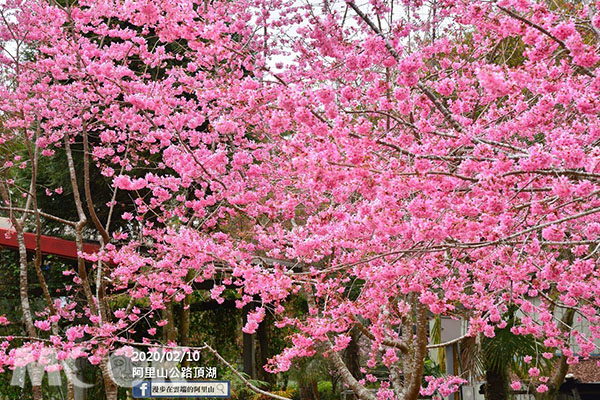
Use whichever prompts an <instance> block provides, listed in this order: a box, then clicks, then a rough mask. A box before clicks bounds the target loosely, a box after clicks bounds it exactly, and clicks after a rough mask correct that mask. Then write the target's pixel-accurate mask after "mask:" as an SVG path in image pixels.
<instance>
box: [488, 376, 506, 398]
mask: <svg viewBox="0 0 600 400" xmlns="http://www.w3.org/2000/svg"><path fill="white" fill-rule="evenodd" d="M485 380H486V384H485V398H486V400H506V399H508V389H507V388H508V382H507V380H506V374H504V373H502V372H498V371H493V370H488V371H486V373H485Z"/></svg>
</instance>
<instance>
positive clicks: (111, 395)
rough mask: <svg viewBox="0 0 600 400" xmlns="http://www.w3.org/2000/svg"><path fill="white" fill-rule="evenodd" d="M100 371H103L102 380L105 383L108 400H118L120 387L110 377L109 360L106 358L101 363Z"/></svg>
mask: <svg viewBox="0 0 600 400" xmlns="http://www.w3.org/2000/svg"><path fill="white" fill-rule="evenodd" d="M100 370H101V371H102V380H103V381H104V394H105V398H106V400H118V394H119V387H118V386H117V384H116V383H115V381H113V379H112V378H111V377H110V372H109V371H108V358H106V357H105V358H104V359H103V360H102V362H101V363H100Z"/></svg>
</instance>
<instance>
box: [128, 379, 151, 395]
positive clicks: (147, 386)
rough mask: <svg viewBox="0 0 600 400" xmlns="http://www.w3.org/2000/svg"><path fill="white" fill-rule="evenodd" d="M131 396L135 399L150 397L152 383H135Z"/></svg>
mask: <svg viewBox="0 0 600 400" xmlns="http://www.w3.org/2000/svg"><path fill="white" fill-rule="evenodd" d="M132 389H133V393H132V394H133V397H134V398H135V399H143V398H146V397H151V394H152V383H150V382H148V381H145V382H140V383H138V384H137V385H135V386H134V387H133V388H132Z"/></svg>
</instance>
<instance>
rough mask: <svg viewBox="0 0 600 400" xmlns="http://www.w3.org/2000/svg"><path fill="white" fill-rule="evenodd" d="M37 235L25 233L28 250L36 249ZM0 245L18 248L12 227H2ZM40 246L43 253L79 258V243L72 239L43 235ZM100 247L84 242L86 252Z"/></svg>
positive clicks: (94, 250)
mask: <svg viewBox="0 0 600 400" xmlns="http://www.w3.org/2000/svg"><path fill="white" fill-rule="evenodd" d="M35 243H36V237H35V234H34V233H25V247H27V251H35V250H36V246H35ZM0 246H2V247H8V248H12V249H18V248H19V244H18V242H17V236H16V232H15V231H14V230H12V229H6V228H5V227H0ZM40 247H41V249H40V250H41V251H42V253H43V254H52V255H55V256H59V257H64V258H71V259H76V258H77V245H76V243H75V242H74V241H72V240H65V239H59V238H56V237H54V236H46V235H42V236H41V240H40ZM99 248H100V246H99V245H97V244H94V243H84V244H83V251H84V252H86V253H95V252H97V251H98V249H99Z"/></svg>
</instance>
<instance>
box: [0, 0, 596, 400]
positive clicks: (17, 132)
mask: <svg viewBox="0 0 600 400" xmlns="http://www.w3.org/2000/svg"><path fill="white" fill-rule="evenodd" d="M599 9H600V3H598V2H596V3H593V2H574V3H573V4H571V5H569V6H567V7H563V8H556V6H555V5H553V4H551V3H546V2H543V1H529V0H501V1H465V0H432V1H429V2H425V1H422V0H403V1H400V2H395V1H380V0H372V1H370V2H368V3H367V2H364V3H363V2H360V3H359V2H354V1H326V0H325V1H322V2H300V1H283V0H261V1H245V0H235V1H213V2H208V1H195V0H183V1H182V0H178V1H167V0H161V1H145V0H141V1H116V0H84V1H78V2H59V1H46V0H10V1H5V2H3V4H2V16H3V22H2V24H1V26H0V40H2V46H3V53H2V59H1V62H2V79H3V86H2V89H1V90H2V93H1V96H0V97H1V98H2V100H1V101H0V104H1V106H0V107H1V110H2V128H3V130H2V139H1V140H2V145H3V146H5V148H6V149H7V150H6V151H4V152H3V155H4V157H5V160H4V161H3V163H4V164H3V167H2V172H3V176H2V184H1V187H0V189H1V194H2V198H3V201H4V205H3V209H6V210H7V212H8V213H9V215H10V216H11V220H12V223H13V225H14V228H15V230H16V235H17V237H22V235H23V231H24V229H25V226H26V224H27V223H30V224H34V226H37V227H38V228H37V231H38V232H39V231H40V229H41V228H40V224H41V223H42V222H41V221H42V220H43V219H46V218H48V219H54V220H56V219H57V217H55V216H52V215H49V214H47V213H44V212H42V211H40V210H39V209H38V207H37V206H36V193H37V191H36V187H37V185H38V182H37V180H36V168H37V166H38V165H39V160H40V159H41V158H42V157H50V156H52V155H53V154H54V153H55V152H57V151H60V152H65V154H66V156H67V165H66V169H67V170H68V171H69V174H70V177H71V186H72V193H73V204H74V205H75V208H76V210H75V211H76V215H77V219H76V220H63V219H59V222H62V223H64V224H65V225H67V226H69V227H70V229H71V231H72V232H73V233H74V236H75V238H76V241H77V244H78V246H79V249H80V254H79V260H78V268H77V270H75V271H72V275H70V276H69V278H68V279H70V280H71V279H72V283H73V299H75V298H76V297H78V298H80V299H84V301H81V300H80V301H79V303H80V305H79V306H78V307H80V308H77V309H68V308H67V307H69V305H68V304H70V303H68V302H67V303H66V304H67V305H65V304H60V302H59V303H58V304H57V303H56V301H55V300H54V299H52V297H51V294H49V293H45V297H46V298H47V303H48V310H47V314H46V316H47V317H49V318H45V319H49V320H50V321H51V322H52V323H53V325H51V324H46V323H44V321H45V319H37V318H36V317H35V316H34V315H33V314H32V313H31V312H30V311H28V306H27V298H28V293H27V282H26V275H27V274H26V272H27V268H29V264H28V261H27V257H26V254H25V253H26V252H25V250H24V249H23V248H20V250H21V254H22V258H23V259H22V261H21V269H22V276H24V277H25V278H24V280H22V281H21V304H22V308H23V315H24V319H25V322H26V328H27V333H26V338H25V339H24V340H25V341H26V342H27V343H29V345H30V346H34V347H35V346H54V347H56V348H59V349H61V351H62V352H63V353H61V354H62V356H63V357H65V358H66V357H78V356H83V357H87V358H88V359H89V360H90V361H91V362H92V363H94V364H99V365H100V366H101V367H102V368H103V369H104V370H106V357H107V354H108V352H109V351H110V350H112V349H113V348H115V347H116V346H118V345H122V344H127V343H129V344H133V343H132V342H133V340H132V339H131V338H132V335H134V334H141V335H143V342H144V343H143V344H144V345H147V346H159V345H162V344H161V343H160V341H159V340H158V339H157V338H155V337H154V335H155V333H156V329H155V328H151V329H150V330H147V329H146V328H142V326H146V323H147V322H148V321H151V323H152V324H156V326H163V325H165V324H168V323H169V321H166V320H164V319H163V315H165V312H164V310H168V307H169V306H170V304H173V303H174V302H184V304H185V302H186V301H189V297H187V296H189V294H190V293H192V291H193V290H194V285H195V284H197V283H199V282H203V281H212V282H214V287H213V288H212V290H211V296H212V297H213V298H214V299H216V300H217V301H222V293H223V290H224V289H225V287H226V286H234V287H237V288H238V289H237V291H238V296H239V298H238V301H237V303H238V306H239V307H240V308H241V307H244V306H250V307H252V309H253V311H252V312H251V313H250V314H249V316H248V322H247V324H246V325H245V326H244V328H243V330H244V332H247V333H252V332H254V331H255V330H256V329H257V327H258V326H259V325H260V323H261V322H262V321H263V319H264V318H265V315H267V314H274V315H275V317H276V318H277V319H278V322H277V325H278V326H279V327H283V326H288V327H291V328H292V331H293V332H294V334H293V335H292V336H291V337H290V338H289V343H290V346H289V347H288V348H287V349H286V350H285V351H283V352H282V353H281V354H279V355H278V356H276V357H274V358H273V359H272V360H271V361H270V362H269V364H268V365H267V366H266V368H267V369H268V370H270V371H271V372H279V371H286V370H288V369H289V368H290V367H292V365H293V362H294V360H295V359H298V358H302V357H310V356H312V355H314V354H315V353H317V352H319V353H322V354H323V355H324V356H325V357H326V358H327V359H328V360H330V361H331V363H332V365H333V367H334V368H335V370H336V373H337V374H339V376H340V377H341V378H342V381H343V382H344V384H345V385H347V386H348V387H349V388H350V389H352V390H353V391H354V392H355V393H356V395H357V396H358V397H359V398H360V399H363V400H364V399H368V400H370V399H375V398H378V399H416V398H417V397H418V396H419V395H420V394H421V395H433V394H436V395H441V396H447V395H448V394H450V393H452V392H454V391H456V390H457V389H458V386H459V385H460V384H461V383H463V382H464V380H463V379H462V378H461V377H444V378H433V377H428V376H424V362H425V358H426V356H427V353H428V351H429V349H431V348H435V347H440V346H443V345H444V344H434V343H429V338H428V327H429V323H430V321H431V320H432V318H433V316H435V315H442V316H451V317H455V318H459V319H462V320H464V321H466V323H467V324H468V331H467V336H471V337H479V336H481V335H483V336H486V337H493V336H494V335H495V329H496V328H498V329H502V328H504V327H506V324H507V320H508V318H509V316H508V314H509V313H508V311H509V310H512V309H515V308H516V309H517V310H518V312H519V313H520V315H521V317H520V319H519V323H518V324H516V325H515V326H513V327H512V328H511V333H512V334H513V335H517V336H518V335H532V336H533V337H535V339H536V340H537V341H538V342H539V344H540V351H539V353H536V354H532V357H536V358H541V357H545V358H549V359H550V360H551V362H553V369H552V373H551V374H550V375H549V376H542V374H539V370H538V371H536V370H535V369H533V368H532V370H531V371H530V376H529V380H528V381H527V382H523V384H524V385H528V386H529V387H530V388H531V390H532V391H534V392H536V393H538V395H539V396H549V395H551V394H552V393H555V392H556V390H557V389H558V386H559V385H560V383H561V382H562V380H563V379H564V375H565V373H566V370H567V365H568V364H570V363H575V362H577V361H578V360H579V359H580V358H587V357H589V355H590V354H591V353H592V352H594V351H595V350H596V344H595V341H597V340H598V339H599V338H600V330H599V329H598V328H599V325H598V323H599V320H598V315H597V313H598V308H599V307H600V297H599V296H600V293H599V290H600V289H599V288H600V284H599V283H600V282H599V281H598V262H597V253H596V251H597V249H598V247H599V242H598V235H599V234H600V216H599V214H598V213H599V211H600V202H599V199H598V194H599V193H600V187H599V185H598V178H599V177H600V172H599V171H598V163H599V162H600V147H598V144H599V139H600V121H599V118H598V117H599V111H600V104H599V103H598V93H599V91H600V78H599V77H598V74H599V73H600V72H599V71H598V68H597V66H598V61H599V59H600V58H599V55H598V54H599V52H598V44H599V41H598V39H599V38H600V13H599V12H598V10H599ZM14 143H21V144H22V145H24V146H25V147H26V149H27V155H28V158H27V159H25V160H24V159H17V157H20V156H16V155H15V154H14V152H11V151H9V150H10V148H11V147H10V146H11V145H12V144H14ZM75 146H77V148H81V149H82V151H83V161H84V167H83V171H81V170H77V168H75V164H74V162H73V148H74V147H75ZM22 163H25V164H24V165H25V166H26V167H27V168H29V169H28V171H30V174H29V175H28V176H29V181H28V183H27V185H25V186H23V185H18V184H17V183H18V182H16V181H15V178H14V177H15V174H17V173H18V168H19V166H20V165H21V164H22ZM92 169H99V170H100V171H101V173H102V174H103V175H104V176H105V177H107V178H110V179H111V180H112V187H111V190H112V191H113V193H116V192H118V191H119V192H121V191H125V192H127V193H128V194H129V196H130V197H131V198H132V199H133V200H132V202H133V206H134V210H135V211H133V212H126V213H123V214H121V215H112V213H110V212H109V213H108V215H109V216H110V217H109V218H108V220H104V221H101V220H100V219H99V218H98V216H97V210H96V205H95V203H94V201H93V197H94V194H93V193H91V191H90V189H89V187H90V185H89V181H90V178H89V177H90V170H92ZM52 189H54V188H52ZM102 207H107V208H109V209H110V208H111V207H114V201H113V202H109V203H108V204H105V205H102ZM111 217H112V218H120V219H123V220H125V221H128V222H126V223H124V224H120V225H118V228H111V221H110V220H111ZM113 226H116V225H114V224H113ZM86 235H87V236H86ZM38 237H39V235H38ZM86 237H94V238H97V240H98V241H99V242H100V243H101V250H100V251H99V252H98V253H95V254H85V253H84V252H83V240H84V238H86ZM21 247H22V246H21ZM23 254H24V255H23ZM40 257H41V255H40V254H39V252H38V254H37V256H36V259H35V260H36V261H35V262H34V263H33V264H34V267H35V268H36V271H37V268H38V267H39V261H38V260H39V259H40ZM273 260H275V261H273ZM267 261H268V262H267ZM42 278H43V276H42ZM123 291H126V292H127V294H128V295H129V296H130V297H131V302H130V303H129V305H128V306H127V307H123V308H115V307H112V306H111V304H110V301H109V300H108V299H107V296H110V294H111V293H119V292H123ZM296 294H298V295H301V296H304V297H305V298H306V300H307V303H308V306H309V312H308V313H307V314H306V315H304V316H302V317H297V316H291V315H286V312H285V311H286V308H285V304H286V299H288V298H289V296H290V295H296ZM186 298H187V300H186ZM142 301H146V303H147V304H148V306H147V307H146V308H144V309H141V308H140V307H139V306H138V303H140V304H141V302H142ZM186 306H187V305H186ZM75 313H79V314H80V315H79V316H78V317H77V320H78V321H81V318H84V319H85V320H86V323H85V324H81V323H78V324H74V322H73V321H74V320H75V315H74V314H75ZM166 315H168V313H167V314H166ZM577 321H579V322H582V321H583V322H584V324H585V326H586V328H585V329H578V328H575V327H574V326H575V325H574V324H575V322H577ZM142 322H143V324H142ZM352 329H358V330H360V331H361V332H362V334H363V336H364V337H365V338H366V339H365V340H367V341H368V345H366V346H364V348H363V349H362V350H363V351H364V353H365V356H366V359H367V362H366V365H365V366H364V374H365V375H364V378H361V377H357V376H353V374H352V373H351V372H350V370H349V369H348V367H347V365H346V364H345V363H344V360H343V358H342V357H341V356H340V352H341V351H342V350H343V349H344V348H346V347H347V346H348V344H349V343H350V341H351V334H350V330H352ZM146 330H147V332H146ZM45 331H49V333H46V332H45ZM9 339H10V338H7V339H6V341H5V343H4V345H3V351H4V354H3V355H2V357H1V358H0V362H1V363H2V364H3V365H5V366H7V367H11V366H14V362H15V354H16V352H17V349H16V346H14V345H12V344H11V342H12V341H11V340H9ZM457 340H460V338H459V339H457ZM168 345H169V346H175V345H176V343H173V342H171V343H169V344H168ZM203 349H204V350H206V351H210V352H215V353H216V351H215V349H212V348H211V347H209V346H207V345H206V346H204V347H203ZM217 354H218V353H217ZM222 361H223V362H225V363H227V364H226V365H231V364H230V363H229V362H228V361H227V360H224V359H223V360H222ZM381 365H383V366H384V367H385V368H386V369H387V371H388V372H389V376H388V378H387V379H386V380H385V381H383V382H375V381H376V378H375V377H374V376H373V375H372V374H371V373H370V372H371V370H372V369H374V368H375V367H376V366H381ZM104 383H105V388H106V395H107V398H109V399H114V398H116V395H117V394H116V393H117V392H116V386H115V384H114V382H112V381H111V378H110V376H109V374H108V373H105V374H104ZM369 383H372V385H370V386H369ZM374 384H375V385H376V386H377V393H376V394H375V393H374V392H373V391H370V390H368V389H367V387H372V386H373V385H374ZM520 384H521V383H520V382H515V383H513V387H517V386H519V385H520ZM255 389H256V388H255ZM257 390H258V389H257ZM38 391H39V389H38ZM38 396H39V394H38ZM273 396H274V397H277V396H276V395H273ZM38 398H40V397H38Z"/></svg>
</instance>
